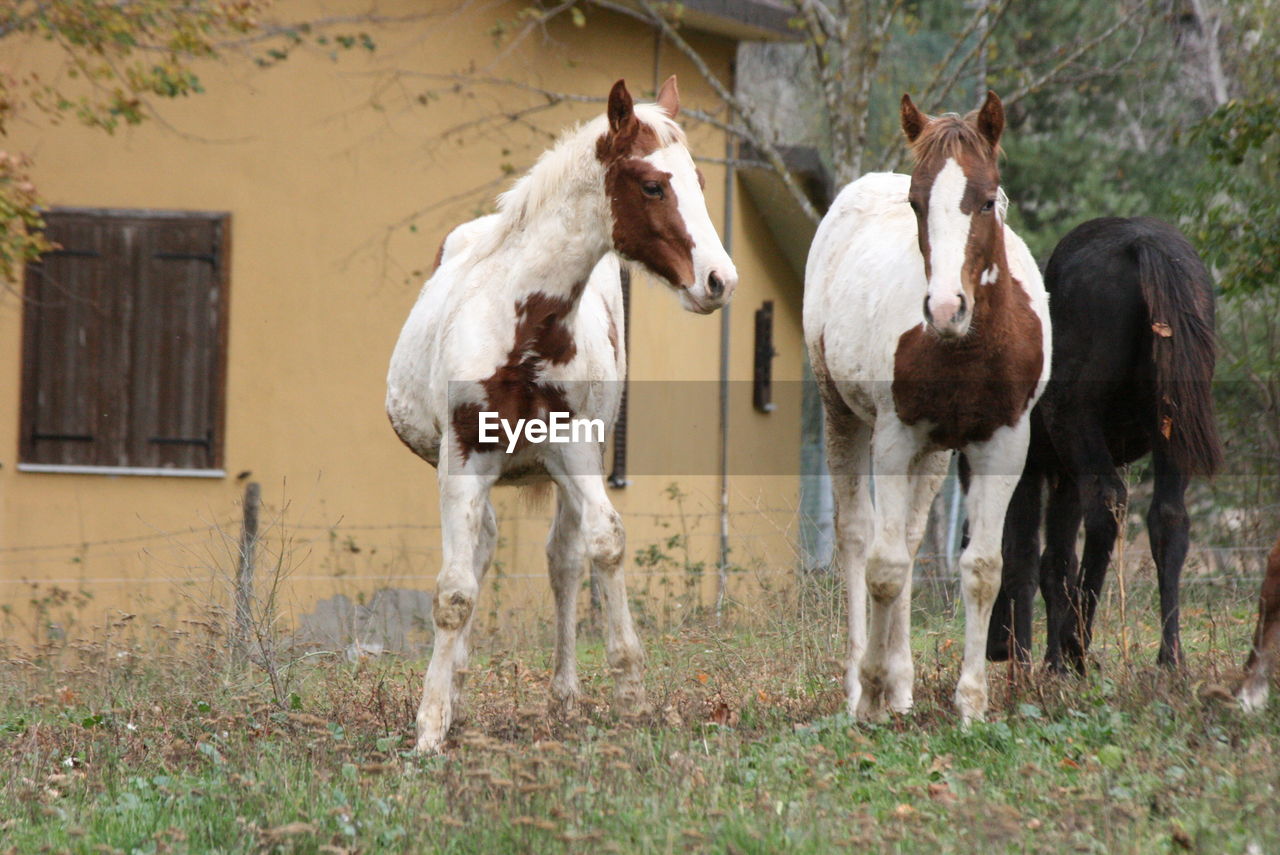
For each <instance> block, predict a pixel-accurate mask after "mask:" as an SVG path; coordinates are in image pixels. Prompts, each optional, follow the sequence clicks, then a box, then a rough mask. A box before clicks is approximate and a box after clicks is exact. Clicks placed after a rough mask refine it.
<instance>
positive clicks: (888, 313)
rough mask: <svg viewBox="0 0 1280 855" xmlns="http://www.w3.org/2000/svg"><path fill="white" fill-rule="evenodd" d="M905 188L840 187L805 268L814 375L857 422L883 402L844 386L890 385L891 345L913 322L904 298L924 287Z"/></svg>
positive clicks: (888, 182) (897, 184)
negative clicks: (849, 404)
mask: <svg viewBox="0 0 1280 855" xmlns="http://www.w3.org/2000/svg"><path fill="white" fill-rule="evenodd" d="M910 182H911V179H910V176H907V175H898V174H894V173H869V174H867V175H864V176H862V177H861V178H859V179H858V180H857V181H854V182H853V183H852V184H850V185H848V186H847V187H845V188H844V190H842V191H841V192H840V194H839V195H838V196H837V197H836V199H835V201H834V202H832V204H831V208H830V210H829V211H828V212H827V215H826V216H825V217H824V218H823V220H822V222H821V224H819V226H818V231H817V234H816V235H815V236H814V240H813V245H812V247H811V248H810V251H809V259H808V262H807V264H806V266H805V299H804V330H805V341H806V343H807V345H808V347H809V352H810V359H811V361H812V362H813V363H814V367H815V370H816V371H817V372H818V373H819V374H820V375H826V376H830V377H832V378H837V384H836V385H837V386H838V387H840V388H841V390H842V393H843V394H844V396H845V397H846V400H850V399H854V398H856V399H857V400H858V402H859V406H857V407H856V410H859V411H861V412H860V415H861V416H862V417H863V418H871V417H874V415H875V412H874V411H875V410H876V409H877V408H878V407H879V406H882V405H883V404H884V403H885V402H886V401H887V398H885V400H883V401H872V400H870V396H871V395H870V393H871V392H872V388H871V387H868V388H866V389H861V390H855V389H853V388H851V385H852V384H858V383H861V382H863V381H885V380H892V379H893V351H894V347H895V345H896V342H897V339H898V337H899V336H900V335H901V334H902V333H903V332H904V331H905V330H906V329H908V328H909V327H910V326H912V325H913V324H915V323H918V322H919V320H920V319H919V317H918V316H919V309H920V306H919V301H918V300H913V299H910V298H909V296H908V295H909V294H911V293H914V292H916V291H918V292H919V293H921V294H923V293H924V288H925V279H924V262H923V260H922V259H921V257H920V252H919V249H918V247H917V245H916V238H915V216H914V214H913V213H912V211H911V207H910V206H909V205H908V203H907V189H908V187H909V186H910ZM876 385H879V386H886V387H887V384H884V383H877V384H876ZM882 391H886V392H887V388H886V389H884V390H882Z"/></svg>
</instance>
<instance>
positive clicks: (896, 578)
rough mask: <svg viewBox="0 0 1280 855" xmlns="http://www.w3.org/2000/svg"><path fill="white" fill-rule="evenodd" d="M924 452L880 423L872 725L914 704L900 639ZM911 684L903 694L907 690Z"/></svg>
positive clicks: (861, 713) (870, 645)
mask: <svg viewBox="0 0 1280 855" xmlns="http://www.w3.org/2000/svg"><path fill="white" fill-rule="evenodd" d="M919 453H920V442H919V440H918V439H917V437H916V436H915V435H914V433H913V432H912V431H911V430H910V429H909V428H907V427H906V426H905V425H903V424H902V423H901V422H899V421H898V420H897V418H896V417H892V418H886V419H881V420H880V421H879V422H877V424H876V428H875V435H874V437H873V438H872V456H873V459H874V466H875V513H874V516H873V520H874V524H873V528H874V535H873V539H872V542H871V550H870V552H869V554H868V555H867V569H866V580H867V593H868V594H870V595H871V617H870V621H869V627H868V632H867V648H866V654H865V656H864V657H863V660H862V669H861V675H860V677H861V681H862V699H861V701H860V703H859V704H858V710H857V715H858V717H859V718H864V719H867V720H870V721H878V720H883V719H884V717H885V716H886V715H887V714H888V708H889V705H890V704H891V701H892V699H897V700H898V701H899V703H909V702H910V701H909V699H910V697H911V688H910V682H911V680H912V679H913V674H912V668H911V657H910V649H909V648H908V650H907V656H906V661H905V663H904V662H903V658H902V656H901V655H892V656H891V655H890V654H891V653H899V651H897V650H896V647H898V646H900V645H897V646H895V647H894V648H893V649H891V644H892V642H893V640H894V638H895V637H905V636H906V635H909V632H910V625H909V624H910V612H909V604H907V608H903V607H902V604H901V600H902V598H903V597H910V595H911V594H910V591H911V586H910V584H909V582H910V578H911V553H910V551H909V549H908V547H907V533H908V532H907V529H908V527H909V525H910V517H911V500H912V493H913V490H912V486H913V484H912V477H911V471H912V468H913V466H914V465H915V460H916V458H917V456H918V455H919ZM904 683H905V684H907V685H906V687H905V690H904V685H903V684H904Z"/></svg>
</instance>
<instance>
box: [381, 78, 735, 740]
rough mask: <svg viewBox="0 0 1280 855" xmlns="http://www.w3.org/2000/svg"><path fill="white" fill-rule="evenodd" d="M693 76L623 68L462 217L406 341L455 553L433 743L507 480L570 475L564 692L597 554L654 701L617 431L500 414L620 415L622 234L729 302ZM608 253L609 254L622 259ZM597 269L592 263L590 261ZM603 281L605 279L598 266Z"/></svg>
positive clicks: (406, 362)
mask: <svg viewBox="0 0 1280 855" xmlns="http://www.w3.org/2000/svg"><path fill="white" fill-rule="evenodd" d="M679 108H680V107H679V96H678V93H677V91H676V85H675V78H674V77H673V78H670V79H669V80H668V81H667V82H666V84H664V85H663V87H662V89H661V90H660V91H659V92H658V99H657V103H656V104H638V105H637V104H633V103H632V99H631V95H630V94H629V93H628V92H627V88H626V86H625V85H624V84H623V82H622V81H621V80H620V81H618V82H617V83H616V84H615V85H614V87H613V90H612V91H611V92H610V94H609V107H608V113H607V115H605V116H601V117H600V118H598V119H596V120H595V121H592V122H588V123H586V124H584V125H582V126H581V127H579V128H576V129H573V130H571V131H569V132H567V133H566V134H565V135H564V136H563V137H562V138H561V140H560V142H559V143H558V144H557V145H556V146H555V147H554V148H553V149H551V150H550V151H548V152H546V153H545V154H544V155H543V156H542V158H541V159H540V160H539V161H538V163H537V164H536V165H535V166H534V167H533V169H532V170H531V171H530V172H529V173H528V174H527V175H525V176H524V177H523V178H521V179H520V180H519V181H518V182H517V183H516V184H515V186H514V187H513V188H512V189H511V190H510V191H509V192H507V193H506V194H505V195H504V196H503V197H502V199H501V201H500V203H499V210H498V213H497V215H496V216H494V217H492V218H488V219H482V220H479V221H476V222H475V223H472V224H469V225H467V226H464V227H462V228H460V229H459V230H457V231H455V232H454V234H452V235H451V236H450V237H449V239H448V240H447V241H446V243H445V246H444V248H443V250H442V252H441V265H440V267H439V269H437V270H436V272H435V274H434V275H433V276H432V277H431V279H430V281H428V282H427V284H426V285H425V286H424V287H423V289H422V293H421V295H420V296H419V297H418V302H417V303H416V304H415V305H414V307H413V310H412V311H411V312H410V314H409V319H408V320H407V321H406V322H405V325H404V329H403V330H402V331H401V333H400V339H399V341H398V342H397V343H396V348H395V353H394V354H393V356H392V358H391V367H390V370H389V372H388V375H387V413H388V415H389V416H390V418H391V424H392V426H393V427H394V428H395V430H396V433H397V434H399V436H400V438H401V439H402V440H403V441H404V443H405V444H406V445H408V446H409V448H410V449H412V450H413V451H414V452H415V453H417V454H418V455H419V456H420V457H422V458H424V459H426V460H427V461H428V462H429V463H431V464H432V465H433V466H436V467H438V469H439V472H440V527H441V536H442V541H443V544H442V546H443V558H444V561H443V567H442V568H441V570H440V575H439V577H438V579H437V582H436V598H435V608H434V610H433V612H434V613H433V618H434V621H435V629H436V634H435V644H434V646H433V648H432V653H431V664H430V665H429V666H428V668H427V675H426V679H425V681H424V686H423V692H422V703H421V705H420V706H419V707H418V716H417V725H418V738H417V750H418V751H423V752H433V751H438V750H440V748H441V747H442V746H443V744H444V741H445V738H446V736H447V734H448V732H449V726H450V724H451V723H452V721H453V718H454V711H455V707H456V704H457V703H458V701H459V698H460V694H461V690H462V677H463V674H465V669H466V663H467V638H468V635H469V633H470V630H471V623H472V616H473V614H474V612H475V605H476V598H477V597H478V595H479V593H480V583H481V581H482V580H483V579H484V575H485V571H486V570H487V569H488V566H489V562H490V560H491V559H492V557H493V550H494V547H495V545H496V543H497V522H496V520H495V518H494V510H493V505H492V504H491V503H490V501H489V491H490V488H491V487H493V486H494V485H495V484H502V483H529V482H537V481H546V480H547V479H550V480H551V481H554V482H555V485H556V488H557V500H556V515H555V521H554V523H553V525H552V529H551V536H550V538H549V539H548V542H547V558H548V564H549V569H550V575H551V586H552V588H553V589H554V591H555V603H556V625H557V631H556V655H555V673H554V675H553V677H552V682H551V692H552V698H553V701H554V702H555V703H556V704H558V705H559V706H561V707H570V706H572V705H573V704H574V702H575V700H576V699H577V697H578V693H579V688H578V676H577V670H576V664H575V658H576V655H577V651H576V642H575V637H574V630H575V627H576V624H577V607H576V603H577V595H578V589H579V587H580V580H581V576H582V570H583V564H584V561H585V560H590V561H591V562H592V564H593V565H594V566H595V569H596V570H597V572H598V573H599V577H600V580H601V593H602V594H603V597H604V605H605V621H606V640H605V643H606V651H607V655H608V659H609V665H610V666H611V668H612V669H613V670H614V672H615V673H616V674H617V698H618V701H619V704H620V706H622V707H623V708H624V711H635V710H638V709H640V708H643V706H644V705H645V692H644V683H643V679H642V678H643V663H644V651H643V649H642V648H641V646H640V642H639V639H638V638H637V637H636V632H635V628H634V627H633V625H632V621H631V613H630V610H629V608H628V605H627V592H626V585H625V583H624V582H623V570H622V552H623V530H622V519H621V517H619V516H618V512H617V511H615V510H614V508H613V505H612V504H611V503H610V501H609V497H608V495H607V494H606V492H605V487H604V482H603V479H602V477H601V476H602V472H603V468H604V467H603V438H602V437H599V438H597V439H585V440H582V441H572V442H567V443H554V442H537V441H536V440H533V439H531V438H530V437H529V435H528V434H526V439H527V440H528V441H526V442H524V443H523V444H515V445H514V447H512V446H511V445H508V443H507V442H506V441H505V439H504V438H503V437H502V436H501V434H500V433H499V434H498V436H497V437H494V436H493V433H492V431H488V432H487V431H486V425H487V424H491V422H492V421H494V420H499V421H501V422H502V423H504V424H525V423H527V422H529V421H531V420H532V421H540V422H541V423H542V424H543V425H544V426H545V425H546V423H547V422H548V421H549V420H553V419H554V416H556V415H559V414H564V415H568V416H571V417H573V418H576V419H585V420H592V421H597V420H598V421H599V422H601V423H603V424H604V425H605V426H611V425H612V424H613V422H614V420H615V418H616V417H617V413H618V405H619V401H620V399H621V384H620V383H618V382H616V381H619V380H621V379H622V378H623V377H624V376H625V374H626V361H625V360H626V357H625V352H626V351H625V346H624V344H623V342H622V340H621V336H622V329H623V328H622V305H621V299H620V292H619V288H620V286H619V284H618V277H617V274H616V266H615V267H614V268H613V275H612V276H608V275H604V276H599V275H597V276H592V275H591V274H592V269H593V268H595V267H596V265H597V263H599V262H601V260H602V259H604V258H605V256H606V254H607V253H609V252H610V251H611V250H613V251H617V252H618V253H619V254H621V255H623V256H626V257H628V258H630V259H632V260H634V261H637V262H639V263H641V264H643V265H644V266H645V267H647V268H649V270H651V271H653V272H654V273H655V274H657V275H658V276H660V277H661V278H663V279H665V280H666V281H667V283H668V284H669V285H670V286H671V287H672V288H673V289H674V290H675V291H676V292H677V293H678V294H679V297H680V301H681V303H682V304H683V306H684V307H685V308H686V309H687V310H689V311H692V312H698V313H701V314H705V313H708V312H711V311H714V310H715V309H717V308H719V307H720V306H722V305H724V304H725V303H726V302H727V301H728V300H729V297H730V296H731V295H732V293H733V289H734V286H735V285H736V283H737V278H738V274H737V271H736V270H735V268H734V265H733V262H732V261H731V260H730V259H729V256H728V254H727V253H726V252H725V250H724V246H723V245H722V244H721V242H720V238H719V236H718V235H717V234H716V231H715V228H714V226H713V225H712V223H711V217H710V215H709V214H708V213H707V206H706V201H705V199H704V198H703V195H702V176H701V173H700V172H699V171H698V169H697V167H695V166H694V163H693V158H692V157H691V155H690V153H689V149H688V145H687V142H686V139H685V135H684V133H683V131H681V129H680V127H679V125H677V124H676V123H675V118H676V115H677V114H678V112H679ZM606 263H608V262H606ZM589 277H590V278H589ZM589 283H590V284H589Z"/></svg>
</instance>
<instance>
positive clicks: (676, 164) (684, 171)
mask: <svg viewBox="0 0 1280 855" xmlns="http://www.w3.org/2000/svg"><path fill="white" fill-rule="evenodd" d="M646 159H647V160H648V161H649V162H650V163H652V164H653V165H654V166H655V167H657V168H658V169H661V170H662V171H663V172H669V173H671V188H672V189H673V190H674V191H675V194H676V202H677V204H678V205H679V211H680V217H681V218H682V219H683V220H684V227H685V229H686V230H687V231H688V232H689V236H690V237H691V238H693V282H681V283H679V284H681V285H685V286H687V287H686V288H685V290H682V291H681V292H680V302H681V304H682V305H683V306H684V308H685V309H687V310H689V311H692V312H701V313H707V312H711V311H714V310H715V309H718V308H720V307H721V306H723V305H725V304H726V303H728V302H729V298H730V297H731V296H732V295H733V289H734V288H735V287H737V284H738V269H737V268H736V267H735V266H734V264H733V259H731V258H729V253H728V252H726V251H725V248H724V244H723V243H721V242H720V235H719V234H718V233H717V232H716V227H715V224H713V223H712V222H711V214H710V213H708V211H707V200H706V197H705V196H703V194H702V187H701V185H700V184H699V182H698V171H697V168H696V167H695V166H694V164H693V158H692V157H691V156H690V155H689V150H688V149H687V148H685V147H684V146H683V145H679V144H673V145H669V146H667V147H665V148H661V149H658V150H657V151H655V152H654V153H653V154H651V155H649V156H648V158H646ZM713 276H714V277H715V280H716V281H717V282H718V283H719V286H720V290H719V293H713V289H712V277H713Z"/></svg>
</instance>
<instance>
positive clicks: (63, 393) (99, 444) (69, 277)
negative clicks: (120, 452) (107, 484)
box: [20, 216, 117, 465]
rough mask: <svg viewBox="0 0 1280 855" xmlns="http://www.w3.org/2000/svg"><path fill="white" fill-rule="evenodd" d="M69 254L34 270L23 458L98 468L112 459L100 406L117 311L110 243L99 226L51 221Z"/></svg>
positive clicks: (60, 252)
mask: <svg viewBox="0 0 1280 855" xmlns="http://www.w3.org/2000/svg"><path fill="white" fill-rule="evenodd" d="M48 220H49V228H48V235H49V237H50V238H51V239H52V240H54V241H56V242H57V243H58V244H59V245H60V246H61V248H60V249H57V250H55V251H53V252H51V253H48V254H47V255H45V256H44V258H43V259H41V261H40V263H38V264H32V265H29V266H28V269H27V287H26V291H25V304H24V311H23V314H24V318H23V372H22V374H23V377H22V380H23V382H22V388H23V395H22V402H23V406H22V433H21V441H20V442H21V448H20V452H21V457H22V460H23V461H25V462H32V463H54V464H68V465H76V464H79V465H96V464H98V463H100V462H102V459H103V457H104V456H106V455H108V454H109V449H108V447H107V446H108V445H109V439H108V436H107V432H104V427H106V428H108V429H109V425H104V421H106V420H105V419H104V415H103V409H102V405H101V402H100V400H99V398H100V394H99V393H100V390H101V388H102V383H103V378H104V375H106V374H108V373H110V370H111V361H112V355H113V354H112V353H111V352H110V350H111V342H110V340H109V339H110V336H109V335H107V331H108V330H109V329H110V328H111V327H112V326H113V324H114V321H115V317H116V312H117V305H116V300H115V297H114V294H113V288H112V281H113V270H112V261H113V251H112V249H111V247H110V246H109V235H108V234H107V230H106V229H105V228H104V227H103V225H102V224H101V223H100V222H96V221H94V220H93V219H92V218H82V217H74V218H62V217H55V216H50V217H49V218H48Z"/></svg>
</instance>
